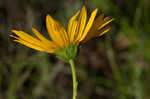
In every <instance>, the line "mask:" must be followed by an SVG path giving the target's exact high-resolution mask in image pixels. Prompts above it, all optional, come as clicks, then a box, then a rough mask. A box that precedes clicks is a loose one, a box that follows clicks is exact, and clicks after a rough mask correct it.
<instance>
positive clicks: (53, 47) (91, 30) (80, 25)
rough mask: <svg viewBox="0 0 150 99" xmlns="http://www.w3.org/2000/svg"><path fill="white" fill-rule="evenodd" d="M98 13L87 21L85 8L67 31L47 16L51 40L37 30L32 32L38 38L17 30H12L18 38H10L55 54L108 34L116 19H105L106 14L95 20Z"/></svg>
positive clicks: (70, 23) (71, 22)
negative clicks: (68, 47) (110, 24)
mask: <svg viewBox="0 0 150 99" xmlns="http://www.w3.org/2000/svg"><path fill="white" fill-rule="evenodd" d="M97 11H98V9H95V10H94V11H93V12H92V13H91V16H90V18H89V20H88V21H87V10H86V8H85V6H83V7H82V10H81V11H78V12H77V13H76V14H75V15H74V16H73V17H72V18H71V19H70V20H69V23H68V28H67V30H66V29H65V28H64V27H63V26H62V25H61V24H59V22H58V21H56V20H54V19H53V18H52V17H51V16H50V15H47V16H46V27H47V31H48V34H49V36H50V37H51V40H48V39H46V38H45V37H43V36H42V35H41V34H40V33H39V32H38V31H37V30H36V29H35V28H32V31H33V33H34V34H35V35H36V36H37V37H33V36H31V35H29V34H27V33H25V32H23V31H17V30H12V32H13V33H15V34H16V35H17V36H14V35H10V36H11V37H13V38H15V40H14V41H15V42H18V43H21V44H23V45H25V46H27V47H30V48H33V49H35V50H39V51H43V52H47V53H55V51H59V50H60V49H61V48H65V47H66V46H68V45H78V44H80V43H83V42H86V41H88V40H89V39H91V38H93V37H98V36H101V35H103V34H105V33H106V32H108V31H109V30H110V27H109V26H107V24H109V23H110V22H111V21H113V20H114V19H112V18H110V17H105V18H104V14H100V15H99V16H98V17H97V18H95V17H96V14H97Z"/></svg>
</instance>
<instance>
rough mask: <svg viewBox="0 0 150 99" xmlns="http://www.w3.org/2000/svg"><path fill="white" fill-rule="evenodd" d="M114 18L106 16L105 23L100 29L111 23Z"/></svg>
mask: <svg viewBox="0 0 150 99" xmlns="http://www.w3.org/2000/svg"><path fill="white" fill-rule="evenodd" d="M113 20H114V19H113V18H112V19H110V18H109V17H106V18H105V19H104V23H103V24H102V25H101V26H100V27H99V28H98V29H101V28H103V27H105V26H106V25H107V24H109V23H110V22H112V21H113Z"/></svg>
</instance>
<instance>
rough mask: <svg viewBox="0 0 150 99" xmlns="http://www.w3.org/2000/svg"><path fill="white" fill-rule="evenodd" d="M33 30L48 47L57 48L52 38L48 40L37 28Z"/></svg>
mask: <svg viewBox="0 0 150 99" xmlns="http://www.w3.org/2000/svg"><path fill="white" fill-rule="evenodd" d="M32 32H33V33H34V34H35V35H36V36H37V37H38V38H39V39H40V40H41V42H43V43H44V44H46V45H47V46H48V47H51V48H56V45H54V43H53V42H52V41H50V40H47V39H46V38H45V37H44V36H43V35H41V34H40V33H39V32H38V31H37V30H36V29H35V28H32Z"/></svg>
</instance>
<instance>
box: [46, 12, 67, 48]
mask: <svg viewBox="0 0 150 99" xmlns="http://www.w3.org/2000/svg"><path fill="white" fill-rule="evenodd" d="M46 26H47V30H48V33H49V35H50V37H51V39H52V40H53V41H54V42H55V43H56V44H57V45H59V46H60V47H62V46H64V45H65V44H66V43H67V41H68V37H67V32H66V31H65V29H64V28H63V26H61V25H60V24H59V23H58V22H57V21H55V20H53V19H52V17H51V16H50V15H47V17H46Z"/></svg>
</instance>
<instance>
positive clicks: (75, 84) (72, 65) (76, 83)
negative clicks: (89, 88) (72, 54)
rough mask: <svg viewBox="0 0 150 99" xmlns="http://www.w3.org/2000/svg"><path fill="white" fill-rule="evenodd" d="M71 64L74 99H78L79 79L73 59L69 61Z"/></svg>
mask: <svg viewBox="0 0 150 99" xmlns="http://www.w3.org/2000/svg"><path fill="white" fill-rule="evenodd" d="M69 63H70V66H71V71H72V79H73V98H72V99H76V96H77V86H78V82H77V77H76V70H75V64H74V61H73V60H72V59H70V60H69Z"/></svg>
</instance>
